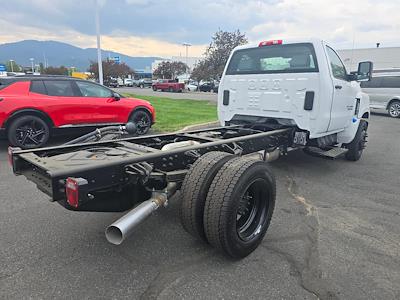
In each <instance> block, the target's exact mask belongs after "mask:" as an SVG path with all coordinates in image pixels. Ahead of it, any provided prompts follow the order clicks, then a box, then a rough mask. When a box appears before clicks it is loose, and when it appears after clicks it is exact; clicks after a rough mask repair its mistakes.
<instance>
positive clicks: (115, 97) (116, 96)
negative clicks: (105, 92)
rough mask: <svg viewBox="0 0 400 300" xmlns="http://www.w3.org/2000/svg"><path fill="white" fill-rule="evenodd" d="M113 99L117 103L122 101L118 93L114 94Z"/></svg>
mask: <svg viewBox="0 0 400 300" xmlns="http://www.w3.org/2000/svg"><path fill="white" fill-rule="evenodd" d="M112 97H113V99H114V100H115V101H119V100H121V96H120V95H119V94H118V93H113V94H112Z"/></svg>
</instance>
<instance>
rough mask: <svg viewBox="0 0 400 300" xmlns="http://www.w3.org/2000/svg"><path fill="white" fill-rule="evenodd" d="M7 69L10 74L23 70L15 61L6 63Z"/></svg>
mask: <svg viewBox="0 0 400 300" xmlns="http://www.w3.org/2000/svg"><path fill="white" fill-rule="evenodd" d="M6 68H7V71H8V72H20V71H21V70H22V68H21V66H20V65H18V64H17V63H16V62H15V61H13V60H9V61H7V62H6Z"/></svg>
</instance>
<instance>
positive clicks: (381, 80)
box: [361, 72, 400, 118]
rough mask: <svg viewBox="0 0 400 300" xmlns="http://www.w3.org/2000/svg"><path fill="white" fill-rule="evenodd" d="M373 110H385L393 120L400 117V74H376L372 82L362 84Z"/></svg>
mask: <svg viewBox="0 0 400 300" xmlns="http://www.w3.org/2000/svg"><path fill="white" fill-rule="evenodd" d="M361 88H362V90H363V92H365V93H367V94H368V95H369V99H370V106H371V108H372V109H385V110H387V111H388V114H389V116H391V117H392V118H399V117H400V72H399V73H381V74H380V73H376V74H374V76H373V77H372V79H371V81H365V82H361Z"/></svg>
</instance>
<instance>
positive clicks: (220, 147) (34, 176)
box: [9, 124, 295, 209]
mask: <svg viewBox="0 0 400 300" xmlns="http://www.w3.org/2000/svg"><path fill="white" fill-rule="evenodd" d="M294 131H295V128H294V127H283V126H280V125H275V124H272V125H271V124H269V125H260V124H257V125H255V124H253V125H233V126H226V127H216V128H210V129H202V130H194V131H189V132H178V133H172V134H159V135H150V136H144V137H133V138H124V139H118V140H112V141H100V142H93V143H86V144H76V145H61V146H55V147H46V148H40V149H33V150H21V149H19V148H10V153H9V154H10V159H11V163H12V166H13V171H14V173H15V174H17V175H24V176H26V177H27V179H29V180H30V181H33V182H34V183H35V184H36V185H37V187H38V188H39V189H40V190H41V191H43V192H44V193H46V194H47V195H49V196H50V197H51V198H52V200H53V201H63V203H64V206H66V208H68V209H71V208H70V207H67V206H68V205H66V203H65V198H66V196H65V183H66V179H67V178H68V177H73V178H81V179H84V182H85V184H83V185H82V187H80V189H79V197H80V199H81V200H80V201H82V202H86V201H90V200H91V199H93V198H92V197H93V193H94V192H96V191H104V190H121V189H122V188H123V187H124V186H126V185H136V186H140V187H145V189H146V190H148V191H150V190H154V189H155V190H162V189H163V188H165V187H166V186H167V184H168V183H171V182H174V183H176V184H177V185H178V186H179V185H180V184H181V182H182V181H183V179H184V177H185V174H186V172H187V170H188V168H189V167H190V165H191V164H192V163H193V162H194V161H195V160H196V159H197V158H198V157H200V156H201V155H203V154H204V153H206V152H209V151H225V152H228V153H232V154H235V155H245V154H250V153H254V152H258V151H261V150H264V151H266V152H269V151H273V150H275V149H277V148H279V149H280V151H282V152H286V151H287V148H288V147H290V146H291V145H292V143H293V136H294ZM185 141H194V144H193V145H189V146H184V147H176V148H172V149H169V150H163V149H162V148H163V147H164V146H165V145H169V144H173V143H177V142H185ZM104 148H106V149H115V151H118V149H124V150H129V151H130V152H129V155H126V156H118V155H116V156H115V158H112V159H109V160H105V161H95V162H93V161H91V160H87V161H86V163H83V164H75V165H74V164H73V163H71V162H72V161H73V160H74V156H75V155H77V154H79V153H81V152H82V151H92V150H96V149H97V150H99V149H104ZM60 154H64V155H67V156H68V155H71V156H70V157H71V159H68V158H66V159H64V160H61V161H60V160H57V159H54V157H57V155H60Z"/></svg>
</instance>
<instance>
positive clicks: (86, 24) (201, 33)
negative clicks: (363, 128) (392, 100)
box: [0, 0, 400, 57]
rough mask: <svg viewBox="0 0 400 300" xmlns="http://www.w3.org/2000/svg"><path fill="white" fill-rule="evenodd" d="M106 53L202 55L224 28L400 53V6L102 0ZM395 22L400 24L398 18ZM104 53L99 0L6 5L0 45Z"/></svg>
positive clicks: (385, 0) (369, 0)
mask: <svg viewBox="0 0 400 300" xmlns="http://www.w3.org/2000/svg"><path fill="white" fill-rule="evenodd" d="M98 1H99V7H100V27H101V28H100V30H101V42H102V48H103V49H105V50H113V51H117V52H121V53H123V54H127V55H131V56H163V57H168V56H179V55H184V53H185V48H184V46H182V43H184V42H186V43H190V44H192V46H191V47H190V48H189V56H201V55H202V54H203V53H204V51H205V49H206V46H207V45H208V44H209V43H210V41H211V36H212V35H213V33H215V32H216V31H217V30H218V29H221V30H226V31H233V30H236V29H239V30H240V31H242V32H244V33H245V34H246V36H247V37H248V39H249V41H250V42H259V41H262V40H269V39H283V40H287V39H305V38H310V37H318V38H322V39H324V40H326V41H328V42H330V43H331V44H332V45H333V46H334V47H335V48H337V49H349V48H352V47H353V45H354V47H355V48H368V47H375V44H376V43H377V42H380V43H381V47H390V46H400V38H399V36H400V18H398V17H397V13H398V12H399V11H400V0H347V1H343V0H264V1H255V0H185V1H174V0H98ZM393 16H395V17H393ZM24 39H36V40H55V41H60V42H66V43H70V44H72V45H75V46H78V47H82V48H88V47H95V46H96V36H95V0H79V1H78V0H34V1H28V0H12V1H6V0H4V1H2V3H1V14H0V44H2V43H8V42H16V41H19V40H24Z"/></svg>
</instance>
